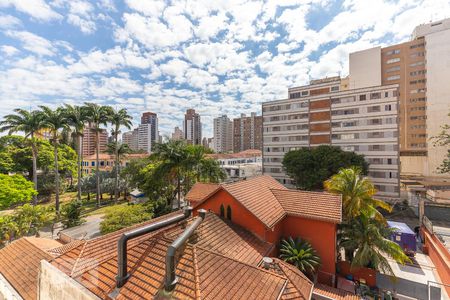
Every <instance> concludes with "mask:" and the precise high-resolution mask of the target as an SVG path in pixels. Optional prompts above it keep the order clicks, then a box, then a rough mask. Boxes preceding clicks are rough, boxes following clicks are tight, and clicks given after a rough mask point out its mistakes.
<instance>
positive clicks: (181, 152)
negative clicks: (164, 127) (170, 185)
mask: <svg viewBox="0 0 450 300" xmlns="http://www.w3.org/2000/svg"><path fill="white" fill-rule="evenodd" d="M154 156H155V158H156V159H158V160H160V162H161V163H160V164H159V165H158V167H157V170H156V171H155V173H156V174H157V176H158V175H160V176H161V177H165V176H167V177H168V178H169V179H173V180H175V181H176V187H177V188H176V192H177V196H178V208H180V206H181V180H182V177H183V170H184V167H185V166H186V162H187V161H188V152H187V150H186V145H185V144H184V142H183V141H169V142H167V143H163V144H156V145H155V151H154Z"/></svg>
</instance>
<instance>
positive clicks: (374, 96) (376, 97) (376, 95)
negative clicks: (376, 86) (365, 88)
mask: <svg viewBox="0 0 450 300" xmlns="http://www.w3.org/2000/svg"><path fill="white" fill-rule="evenodd" d="M370 99H371V100H374V99H381V93H370Z"/></svg>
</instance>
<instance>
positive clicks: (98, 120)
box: [85, 103, 112, 206]
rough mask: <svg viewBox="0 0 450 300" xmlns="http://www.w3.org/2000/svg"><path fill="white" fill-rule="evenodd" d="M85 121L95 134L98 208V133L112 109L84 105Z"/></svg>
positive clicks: (107, 119)
mask: <svg viewBox="0 0 450 300" xmlns="http://www.w3.org/2000/svg"><path fill="white" fill-rule="evenodd" d="M85 105H86V115H87V120H88V122H89V124H90V126H91V130H93V131H94V132H95V142H96V147H95V179H96V187H97V189H96V195H95V198H96V200H97V206H100V194H101V191H100V177H99V174H100V173H99V154H100V132H102V131H103V130H104V129H103V128H102V127H101V126H102V125H104V126H106V124H107V123H108V122H109V116H110V115H111V114H112V108H111V107H109V106H101V105H98V104H96V103H85Z"/></svg>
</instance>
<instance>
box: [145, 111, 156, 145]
mask: <svg viewBox="0 0 450 300" xmlns="http://www.w3.org/2000/svg"><path fill="white" fill-rule="evenodd" d="M141 124H150V125H152V126H151V131H150V139H151V141H152V143H153V144H154V143H155V142H158V141H159V134H158V115H157V114H155V113H153V112H145V113H142V116H141Z"/></svg>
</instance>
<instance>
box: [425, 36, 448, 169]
mask: <svg viewBox="0 0 450 300" xmlns="http://www.w3.org/2000/svg"><path fill="white" fill-rule="evenodd" d="M425 41H426V59H427V133H428V137H429V138H430V137H432V136H436V135H438V134H439V132H441V131H442V130H441V126H442V125H444V124H450V117H449V116H448V114H449V112H450V84H449V77H450V55H449V53H450V29H447V30H443V31H438V32H434V33H431V34H429V35H426V36H425ZM447 149H448V147H434V146H433V143H432V142H431V141H430V142H428V172H427V174H425V175H427V176H447V177H448V174H439V173H437V171H436V168H437V167H438V166H439V165H440V164H441V163H442V161H443V160H444V158H445V156H446V154H447Z"/></svg>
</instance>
